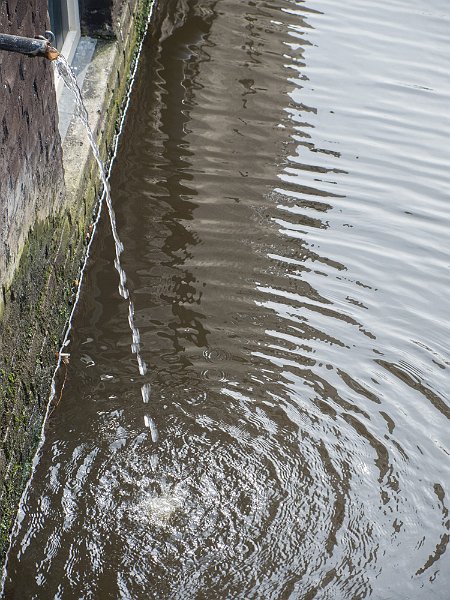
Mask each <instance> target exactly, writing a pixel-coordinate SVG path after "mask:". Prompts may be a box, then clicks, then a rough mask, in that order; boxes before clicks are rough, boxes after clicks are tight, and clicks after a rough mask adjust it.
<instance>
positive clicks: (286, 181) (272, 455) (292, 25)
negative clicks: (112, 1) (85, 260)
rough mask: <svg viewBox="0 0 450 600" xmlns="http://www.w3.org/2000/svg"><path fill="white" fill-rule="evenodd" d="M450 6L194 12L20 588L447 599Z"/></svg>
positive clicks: (178, 19) (103, 286)
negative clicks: (132, 322) (120, 275)
mask: <svg viewBox="0 0 450 600" xmlns="http://www.w3.org/2000/svg"><path fill="white" fill-rule="evenodd" d="M449 19H450V10H449V8H448V6H447V4H446V3H444V2H443V0H431V2H430V3H429V4H427V6H426V7H425V8H424V6H423V4H422V3H419V2H418V0H412V1H410V2H404V1H403V0H396V1H395V2H391V3H390V4H383V3H381V4H380V3H376V2H366V3H360V2H358V1H357V0H345V2H340V3H338V4H337V3H335V2H331V1H329V0H317V1H316V2H314V3H313V2H307V3H305V2H296V1H294V0H276V1H274V2H270V3H268V2H262V1H255V2H253V1H252V2H250V1H248V2H247V1H245V2H241V1H238V0H216V1H215V2H213V1H210V0H201V1H198V2H194V1H193V0H192V1H189V0H184V1H179V2H178V3H175V2H173V6H172V5H171V6H169V9H168V12H167V16H166V17H165V19H161V22H160V23H159V25H158V26H157V27H155V30H154V32H153V35H151V36H149V38H148V40H147V44H146V48H145V51H144V54H143V56H142V63H141V65H140V77H139V81H138V84H137V86H136V89H135V90H134V98H133V103H132V106H131V108H130V113H129V117H128V123H127V127H126V131H125V132H124V135H123V138H122V142H121V149H120V154H119V156H118V159H117V163H116V167H115V170H114V172H113V174H112V179H111V189H112V196H113V202H114V206H115V209H116V212H117V222H118V227H119V231H120V234H121V239H122V240H123V242H124V246H125V251H124V253H123V255H122V256H123V265H124V268H125V269H126V271H127V274H128V276H129V287H130V289H131V290H132V291H133V296H134V300H135V319H136V325H137V326H138V327H139V330H140V332H141V350H142V354H143V358H144V359H145V362H146V363H147V364H148V365H149V369H148V373H147V375H146V382H147V385H146V387H145V388H144V390H143V392H142V393H141V381H140V380H139V378H138V377H136V368H135V367H136V365H135V358H134V357H133V356H132V355H131V354H130V352H129V348H130V336H129V330H128V324H127V310H126V306H124V305H123V303H121V301H120V297H119V295H118V293H117V291H116V288H117V281H116V276H115V272H114V268H113V260H114V250H113V242H112V238H111V236H110V234H109V231H108V227H107V223H106V222H104V223H103V225H102V226H101V227H100V231H99V234H98V238H97V245H96V250H95V255H94V257H93V258H94V260H93V261H92V264H91V266H90V270H89V273H88V277H87V282H86V285H85V289H84V294H83V296H82V299H81V302H80V309H79V313H78V317H77V323H76V328H75V332H74V335H73V339H72V341H71V345H70V352H71V363H70V365H69V366H68V370H67V383H66V387H65V389H64V393H63V397H62V400H61V402H60V404H59V405H58V407H57V409H56V410H55V411H54V413H53V414H52V417H51V419H50V422H49V432H48V438H47V441H46V445H45V447H44V449H43V453H42V457H41V460H40V463H39V466H38V469H37V471H36V474H35V477H34V481H33V484H32V486H31V488H30V490H29V493H28V496H27V499H26V503H25V504H24V506H23V507H22V511H21V513H20V517H19V519H20V529H19V532H18V534H17V536H16V537H15V539H14V541H13V548H12V552H11V557H10V563H9V570H8V577H7V581H6V588H5V598H17V599H19V598H20V599H23V598H38V599H40V598H61V599H67V598H74V599H75V598H86V599H88V598H124V599H125V598H179V599H183V600H184V599H186V598H224V599H225V598H227V599H228V598H242V599H246V600H247V599H250V598H255V599H257V598H258V599H259V598H265V599H266V598H272V599H274V600H275V599H278V598H302V599H303V598H305V599H309V598H321V599H331V598H333V599H334V598H345V599H348V600H350V599H351V600H353V599H357V598H365V597H368V596H369V595H372V597H374V598H380V599H381V598H386V599H387V598H396V599H402V600H420V599H423V598H440V599H441V598H442V599H443V598H446V597H447V588H448V585H449V583H450V579H449V573H450V569H449V568H448V561H449V555H448V552H447V545H448V542H449V539H450V538H449V535H450V533H449V529H450V520H449V513H448V510H449V500H448V493H449V485H450V468H449V461H448V454H449V451H450V448H449V444H448V433H447V428H448V418H449V416H450V407H449V400H448V392H449V382H448V369H449V366H450V359H449V354H448V350H447V346H448V344H447V340H448V338H449V335H450V330H449V324H448V318H447V315H448V314H450V303H449V300H448V293H447V292H448V289H449V286H448V284H449V277H448V265H449V255H450V250H449V246H448V242H447V239H448V230H449V225H450V217H449V212H448V207H447V205H448V202H447V198H448V193H449V191H450V176H449V172H448V169H447V165H448V162H449V159H450V149H449V146H448V143H447V140H448V135H449V133H450V121H449V119H448V116H447V115H448V104H449V100H450V85H449V83H448V77H447V73H448V68H449V66H450V65H449V57H450V52H449V50H450V42H449V39H448V36H447V24H448V21H449ZM86 357H88V359H89V360H88V359H86Z"/></svg>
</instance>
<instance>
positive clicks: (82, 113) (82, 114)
mask: <svg viewBox="0 0 450 600" xmlns="http://www.w3.org/2000/svg"><path fill="white" fill-rule="evenodd" d="M55 65H56V68H57V71H58V74H59V76H60V77H61V78H62V80H63V81H64V85H65V86H66V87H67V88H68V89H69V90H70V91H71V92H72V94H73V97H74V99H75V113H76V116H78V117H79V118H80V119H81V121H82V123H83V125H84V127H85V128H86V133H87V136H88V139H89V144H90V146H91V148H92V153H93V155H94V158H95V160H96V162H97V165H98V169H99V174H100V178H101V181H102V184H103V197H104V198H105V201H106V206H107V208H108V216H109V223H110V226H111V232H112V236H113V239H114V247H115V253H116V257H115V260H114V266H115V268H116V271H117V273H118V274H119V293H120V295H121V296H122V298H125V299H126V300H128V323H129V326H130V330H131V335H132V344H131V351H132V353H133V354H135V355H136V359H137V363H138V369H139V374H140V375H142V376H144V375H145V374H146V373H147V365H146V363H145V361H144V360H143V359H142V356H141V346H140V344H141V336H140V333H139V329H138V328H137V327H136V323H135V316H134V305H133V301H132V299H131V296H130V292H129V290H128V287H127V276H126V273H125V271H124V269H123V267H122V265H121V263H120V255H121V254H122V252H123V244H122V242H121V241H120V237H119V234H118V231H117V223H116V215H115V213H114V208H113V205H112V200H111V188H110V185H109V181H108V177H107V172H106V168H105V165H104V164H103V161H102V158H101V156H100V149H99V147H98V145H97V142H96V141H95V136H94V134H93V132H92V129H91V126H90V125H89V115H88V113H87V110H86V107H85V106H84V102H83V97H82V95H81V91H80V88H79V87H78V84H77V78H76V75H75V73H74V72H73V70H72V68H71V67H70V65H69V64H68V63H67V61H66V59H65V58H64V56H62V55H60V56H59V57H58V58H57V59H56V61H55ZM141 391H142V398H143V400H144V402H148V398H149V393H150V385H149V384H148V383H144V384H143V385H142V388H141ZM146 422H148V417H147V420H146ZM152 430H153V431H154V432H155V433H154V435H157V433H156V430H155V429H154V425H152Z"/></svg>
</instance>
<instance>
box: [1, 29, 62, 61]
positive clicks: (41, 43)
mask: <svg viewBox="0 0 450 600" xmlns="http://www.w3.org/2000/svg"><path fill="white" fill-rule="evenodd" d="M45 33H46V36H47V37H44V36H42V35H41V36H39V37H38V38H27V37H22V36H20V35H8V34H7V33H0V50H7V51H9V52H19V53H20V54H25V55H26V56H44V57H45V58H47V59H48V60H55V59H56V58H58V56H59V52H58V50H56V48H53V46H52V45H51V42H53V40H54V39H55V36H54V35H53V33H52V32H51V31H46V32H45Z"/></svg>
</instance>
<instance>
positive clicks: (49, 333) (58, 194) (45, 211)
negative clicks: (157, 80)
mask: <svg viewBox="0 0 450 600" xmlns="http://www.w3.org/2000/svg"><path fill="white" fill-rule="evenodd" d="M46 29H48V15H47V2H46V0H2V2H1V3H0V31H1V32H3V33H10V34H19V35H23V36H27V37H35V36H37V35H40V34H42V33H43V32H44V31H45V30H46ZM0 142H1V143H0V563H1V558H2V555H3V552H4V550H5V547H6V544H7V539H8V533H9V529H10V526H11V522H12V518H13V515H14V512H15V508H16V506H17V500H18V497H19V495H20V493H21V490H22V489H23V485H24V482H25V481H26V479H27V476H28V473H29V468H30V462H31V459H32V455H33V452H34V449H35V447H36V441H37V439H38V436H39V431H40V425H41V422H42V416H43V412H44V409H45V400H46V398H47V396H48V386H49V380H50V376H51V371H52V365H53V364H54V362H55V351H56V349H57V347H58V346H57V344H58V337H57V335H55V334H54V332H55V331H61V330H62V328H63V325H64V320H65V318H66V311H65V309H64V304H65V305H67V298H68V293H66V291H65V288H64V286H62V285H61V282H62V281H63V280H64V278H67V276H68V273H69V271H70V270H71V269H72V268H73V267H72V265H71V264H70V260H67V258H66V256H67V251H66V249H67V243H68V240H69V236H68V235H67V232H68V227H67V223H65V222H64V218H63V217H62V216H61V207H62V203H63V200H64V176H63V165H62V150H61V142H60V137H59V133H58V123H57V109H56V97H55V91H54V86H53V74H52V65H51V64H50V63H49V62H48V61H47V60H45V59H43V58H29V57H25V56H21V55H19V54H13V53H9V52H4V51H2V52H0ZM64 240H66V246H65V244H64ZM62 253H65V255H66V256H64V259H62Z"/></svg>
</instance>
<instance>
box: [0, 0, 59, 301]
mask: <svg viewBox="0 0 450 600" xmlns="http://www.w3.org/2000/svg"><path fill="white" fill-rule="evenodd" d="M47 24H48V21H47V2H46V0H28V1H26V0H3V1H2V2H1V3H0V31H2V32H4V33H11V34H16V33H17V34H19V35H24V36H27V37H35V36H37V35H40V34H42V33H43V32H44V31H45V30H46V29H47ZM51 71H52V65H51V64H50V63H49V62H48V61H46V60H43V59H40V58H28V57H24V56H21V55H19V54H13V53H8V52H0V124H1V125H0V139H1V145H0V283H1V285H2V286H3V288H4V290H3V295H5V294H7V289H8V287H9V284H10V283H11V279H12V276H13V273H14V271H15V269H16V267H17V263H18V259H19V257H20V254H21V252H22V249H23V245H24V243H25V240H26V238H27V236H28V232H29V230H30V228H31V227H32V225H33V223H34V222H35V221H36V219H38V220H42V219H45V218H46V217H47V216H48V215H50V214H52V213H53V212H54V210H55V209H56V208H57V207H58V206H59V205H60V204H61V199H62V197H63V190H64V185H63V170H62V160H61V144H60V139H59V133H58V127H57V110H56V99H55V93H54V88H53V77H52V72H51Z"/></svg>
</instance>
